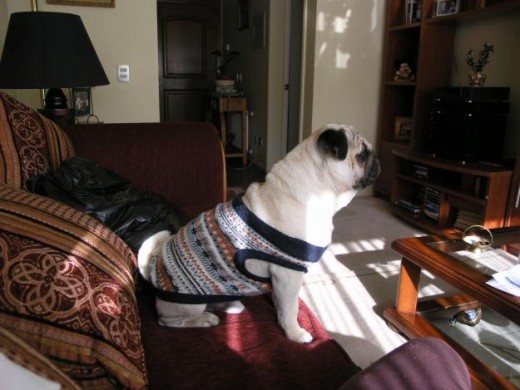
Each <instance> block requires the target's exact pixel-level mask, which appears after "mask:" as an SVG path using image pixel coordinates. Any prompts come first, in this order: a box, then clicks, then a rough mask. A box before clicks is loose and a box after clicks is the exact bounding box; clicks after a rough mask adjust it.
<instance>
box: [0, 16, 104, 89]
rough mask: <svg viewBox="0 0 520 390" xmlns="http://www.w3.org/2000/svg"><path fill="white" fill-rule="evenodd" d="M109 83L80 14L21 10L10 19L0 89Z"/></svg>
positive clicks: (1, 63)
mask: <svg viewBox="0 0 520 390" xmlns="http://www.w3.org/2000/svg"><path fill="white" fill-rule="evenodd" d="M106 84H109V82H108V78H107V76H106V74H105V71H104V70H103V67H102V66H101V63H100V62H99V58H98V56H97V54H96V51H95V50H94V46H93V45H92V42H91V41H90V38H89V36H88V34H87V30H86V29H85V26H84V25H83V22H82V21H81V18H80V17H79V16H78V15H72V14H66V13H58V12H18V13H13V14H12V15H11V18H10V20H9V26H8V28H7V34H6V38H5V44H4V49H3V53H2V59H1V60H0V88H12V89H32V88H34V89H47V88H49V89H50V88H70V87H92V86H95V85H106Z"/></svg>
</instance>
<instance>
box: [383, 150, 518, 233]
mask: <svg viewBox="0 0 520 390" xmlns="http://www.w3.org/2000/svg"><path fill="white" fill-rule="evenodd" d="M394 156H395V169H396V171H395V177H394V180H393V186H392V191H391V194H392V195H391V202H392V205H393V209H394V212H395V213H396V214H397V215H398V216H400V217H401V218H404V219H406V220H407V221H409V222H411V223H413V224H415V225H417V226H420V227H421V228H423V229H424V230H426V231H429V232H432V233H441V232H443V231H444V230H445V229H452V228H453V227H454V226H455V227H458V228H460V229H463V228H464V227H467V226H469V225H472V224H479V225H484V226H486V227H488V228H496V227H502V226H504V222H505V218H506V209H507V199H508V196H509V190H510V187H511V178H512V175H513V172H512V170H510V169H507V168H503V167H496V166H491V165H488V164H479V163H473V164H470V163H467V164H463V163H457V162H453V161H448V160H441V159H432V158H430V157H429V156H427V155H425V154H421V153H418V152H403V151H394ZM427 189H428V190H427ZM428 191H430V193H433V194H436V196H434V197H435V198H436V199H434V200H433V202H434V203H435V202H437V209H436V210H435V211H436V213H437V214H438V215H437V217H436V218H432V217H431V213H430V216H428V215H426V214H425V211H424V210H425V209H427V205H426V203H427V198H428V195H427V194H428ZM425 198H426V201H425ZM402 200H405V201H408V202H410V203H412V204H418V205H419V206H420V207H421V211H419V212H415V213H414V212H411V211H408V210H406V209H404V208H403V207H400V206H397V205H395V204H396V202H398V201H402ZM430 201H431V200H430ZM463 216H464V218H463ZM468 216H472V217H474V218H473V219H472V222H467V221H468V218H469V217H468Z"/></svg>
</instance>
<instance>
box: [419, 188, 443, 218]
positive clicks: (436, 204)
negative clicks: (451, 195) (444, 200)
mask: <svg viewBox="0 0 520 390" xmlns="http://www.w3.org/2000/svg"><path fill="white" fill-rule="evenodd" d="M423 202H424V203H423V213H424V215H426V216H427V217H430V218H432V219H435V220H438V219H439V210H440V202H441V192H440V191H439V190H436V189H434V188H431V187H425V188H424V201H423Z"/></svg>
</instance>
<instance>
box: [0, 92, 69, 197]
mask: <svg viewBox="0 0 520 390" xmlns="http://www.w3.org/2000/svg"><path fill="white" fill-rule="evenodd" d="M72 156H74V149H73V147H72V144H71V142H70V140H69V138H68V137H67V136H66V135H65V133H64V132H63V130H61V128H60V127H59V126H58V125H57V124H55V123H54V122H52V121H50V120H48V119H47V118H44V117H43V116H41V115H40V114H38V113H37V112H36V111H34V110H33V109H32V108H29V107H27V106H25V105H24V104H22V103H20V102H19V101H17V100H15V99H13V98H12V97H11V96H9V95H7V94H5V93H2V92H0V183H4V184H9V185H11V186H13V187H16V188H22V189H26V188H27V187H26V184H25V182H26V181H27V179H29V178H30V177H31V176H34V175H39V174H41V173H45V172H48V171H49V170H51V169H55V168H57V167H58V166H59V165H60V163H61V162H62V161H63V160H65V159H67V158H69V157H72Z"/></svg>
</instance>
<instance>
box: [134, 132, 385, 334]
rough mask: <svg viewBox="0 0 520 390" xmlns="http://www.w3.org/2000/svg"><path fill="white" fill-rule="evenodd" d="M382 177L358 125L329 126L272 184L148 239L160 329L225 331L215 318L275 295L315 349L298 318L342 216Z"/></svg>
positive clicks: (144, 270)
mask: <svg viewBox="0 0 520 390" xmlns="http://www.w3.org/2000/svg"><path fill="white" fill-rule="evenodd" d="M379 172H380V165H379V162H378V160H377V158H376V157H375V154H374V150H373V148H372V146H371V145H370V144H369V143H368V142H367V141H366V139H365V138H363V137H362V136H361V135H360V134H358V133H357V132H356V131H355V130H354V129H353V128H352V127H350V126H347V125H343V124H328V125H326V126H323V127H322V128H321V129H319V130H318V131H316V132H313V133H312V134H311V135H310V136H309V137H308V138H306V139H305V140H303V141H302V142H301V143H300V144H299V145H297V146H296V147H295V148H294V149H293V150H292V151H291V152H289V153H288V154H287V155H286V156H285V157H284V158H283V159H282V160H280V161H279V162H277V163H276V164H275V165H274V166H273V167H272V169H271V171H270V172H269V173H268V174H267V175H266V178H265V182H262V183H253V184H251V185H250V186H249V187H248V188H247V189H246V191H245V193H244V194H243V195H242V196H239V197H236V198H235V199H233V200H232V201H229V202H227V203H223V204H219V205H218V206H217V207H216V208H215V209H213V210H210V211H207V212H204V213H202V214H201V215H200V216H199V217H197V218H195V219H194V220H193V221H191V222H189V223H188V224H187V225H186V226H184V227H183V228H181V229H180V230H179V231H178V232H177V233H175V234H173V235H171V234H170V232H167V231H162V232H159V233H157V234H155V235H153V236H152V237H150V238H148V239H147V240H146V241H145V242H144V243H143V245H142V246H141V248H140V250H139V253H138V263H139V270H140V272H141V274H142V275H143V277H144V279H145V280H147V281H148V282H149V283H150V284H151V285H152V288H153V290H154V293H155V295H156V297H155V298H156V308H157V313H158V321H159V323H160V324H161V325H165V326H171V327H208V326H215V325H218V323H219V318H218V316H217V315H215V314H214V313H212V312H211V311H213V310H215V309H223V310H226V311H227V312H228V313H239V312H241V311H242V309H243V308H244V307H243V305H242V304H241V303H240V301H239V300H240V298H242V297H245V296H253V295H259V294H265V293H272V298H273V302H274V304H275V307H276V312H277V317H278V323H279V325H280V326H281V328H282V329H283V331H284V332H285V334H286V336H287V337H288V338H289V339H290V340H293V341H296V342H298V343H308V342H311V341H312V336H311V335H310V334H309V332H307V331H306V330H305V329H303V328H301V327H300V325H299V323H298V319H297V317H298V294H299V291H300V287H301V285H302V281H303V277H304V274H305V272H306V271H307V268H308V267H309V266H310V265H312V264H313V263H315V262H317V261H318V260H319V259H320V258H321V256H322V255H323V253H324V251H325V250H326V248H327V246H328V245H329V244H330V242H331V238H332V230H333V228H334V227H333V222H332V218H333V216H334V214H335V213H336V212H337V211H338V210H340V209H341V208H343V207H345V206H347V205H348V204H349V203H350V201H351V200H352V198H353V197H354V195H355V194H356V193H357V192H358V191H359V190H361V189H363V188H365V187H367V186H368V185H370V184H372V183H373V182H374V180H375V179H376V178H377V176H378V174H379Z"/></svg>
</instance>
